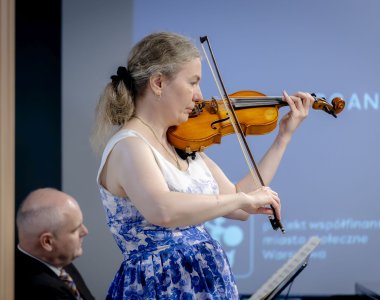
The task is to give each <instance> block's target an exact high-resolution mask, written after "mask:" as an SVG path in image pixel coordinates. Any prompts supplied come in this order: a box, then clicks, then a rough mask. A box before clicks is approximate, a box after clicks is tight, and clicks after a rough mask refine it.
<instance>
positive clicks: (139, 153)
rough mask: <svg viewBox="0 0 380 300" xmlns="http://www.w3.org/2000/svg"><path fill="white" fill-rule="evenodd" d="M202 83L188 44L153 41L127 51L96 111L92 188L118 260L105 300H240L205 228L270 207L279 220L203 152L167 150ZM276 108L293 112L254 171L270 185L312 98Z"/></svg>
mask: <svg viewBox="0 0 380 300" xmlns="http://www.w3.org/2000/svg"><path fill="white" fill-rule="evenodd" d="M201 77H202V74H201V55H200V53H199V51H198V49H197V48H196V47H195V45H194V44H193V43H192V42H191V41H190V40H188V39H187V38H185V37H183V36H181V35H178V34H175V33H168V32H161V33H154V34H151V35H148V36H146V37H145V38H143V39H142V40H141V41H140V42H138V43H137V44H136V45H135V46H134V48H133V49H132V51H131V53H130V55H129V58H128V64H127V66H126V67H119V69H118V71H117V74H116V75H114V76H112V77H111V79H112V81H111V82H110V83H109V84H108V85H107V86H106V88H105V90H104V93H103V95H102V97H101V99H100V101H99V103H98V106H97V122H96V130H95V132H94V136H93V137H94V141H95V144H96V145H98V146H99V147H100V148H101V151H103V156H102V160H101V164H100V168H99V172H98V177H97V182H98V186H99V190H100V195H101V199H102V202H103V205H104V208H105V211H106V215H107V216H106V217H107V222H108V225H109V227H110V230H111V232H112V234H113V235H114V238H115V240H116V242H117V244H118V246H119V248H120V250H121V251H122V253H123V256H124V261H123V262H122V264H121V267H120V269H119V271H118V272H117V274H116V275H115V278H114V280H113V282H112V284H111V286H110V288H109V291H108V299H140V298H141V299H238V290H237V287H236V284H235V280H234V276H233V274H232V272H231V269H230V266H229V263H228V260H227V258H226V255H225V253H224V251H223V249H222V248H221V246H220V244H219V243H218V242H217V241H215V240H214V239H213V238H212V237H211V236H210V235H209V234H208V232H207V231H206V230H205V227H204V223H205V222H206V221H209V220H212V219H214V218H217V217H226V218H231V219H237V220H242V221H245V220H247V219H248V217H249V216H250V215H252V214H268V215H269V214H272V213H273V210H272V209H270V208H269V207H268V206H269V205H271V206H272V207H273V208H274V210H275V212H276V217H277V218H278V219H280V217H281V215H280V208H281V204H280V198H279V196H278V194H277V193H276V192H275V191H273V190H272V189H271V188H269V187H267V186H265V187H261V188H258V189H256V190H254V189H253V187H252V184H251V183H252V181H251V178H250V176H249V175H247V177H245V178H243V179H241V181H239V182H238V183H237V184H236V185H235V184H233V183H232V182H231V181H230V180H229V179H228V178H227V176H226V175H225V174H224V173H223V171H222V170H221V169H220V168H219V167H218V166H217V165H216V163H215V162H213V161H212V160H211V159H210V158H209V157H208V156H207V155H206V154H205V153H203V152H202V153H200V152H197V153H196V156H195V159H191V158H187V159H185V160H184V159H181V158H180V157H179V156H178V155H177V153H176V151H175V149H174V147H173V146H172V145H171V144H170V143H169V142H168V139H167V130H168V128H169V127H171V126H174V125H179V124H181V123H183V122H186V121H187V120H188V117H189V114H190V113H191V111H192V109H193V107H194V102H195V101H196V100H199V99H202V93H201V89H200V81H201ZM283 100H284V101H286V102H287V103H288V105H289V107H290V111H289V113H288V114H287V115H285V117H284V118H283V119H282V120H281V121H280V125H279V130H278V135H277V136H276V138H275V140H274V142H273V144H272V146H271V147H270V148H269V150H268V151H267V152H266V154H265V155H264V157H263V158H262V160H261V161H260V163H259V164H258V167H259V170H260V171H261V175H262V177H263V179H264V182H265V183H267V184H269V183H270V182H271V179H272V178H273V176H274V174H275V172H276V170H277V168H278V166H279V163H280V160H281V158H282V156H283V154H284V152H285V149H286V147H287V145H288V143H289V142H290V140H291V137H292V135H293V133H294V131H295V130H296V128H297V127H298V126H299V125H300V123H301V122H302V121H303V120H304V119H305V117H306V116H307V115H308V111H309V108H310V105H311V103H312V101H313V98H312V97H311V96H310V94H308V93H303V92H298V93H296V94H294V95H292V96H288V95H287V93H286V92H284V93H283Z"/></svg>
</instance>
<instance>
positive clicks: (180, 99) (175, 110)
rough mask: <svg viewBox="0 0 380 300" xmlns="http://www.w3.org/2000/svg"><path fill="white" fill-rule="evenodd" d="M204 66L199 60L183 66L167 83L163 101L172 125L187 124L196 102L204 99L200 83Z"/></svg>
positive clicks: (163, 91) (162, 96)
mask: <svg viewBox="0 0 380 300" xmlns="http://www.w3.org/2000/svg"><path fill="white" fill-rule="evenodd" d="M201 76H202V65H201V60H200V59H199V58H197V59H194V60H192V61H190V62H188V63H186V64H184V65H183V67H182V69H181V70H180V71H179V72H178V73H177V75H175V76H174V78H173V79H171V80H169V81H165V83H166V84H164V85H163V90H162V95H161V99H162V100H163V102H164V103H163V104H164V105H165V106H166V108H167V114H168V115H167V120H170V123H171V124H170V125H171V126H173V125H178V124H180V123H183V122H186V121H187V119H188V118H189V114H190V113H191V111H192V109H193V108H194V101H195V100H200V99H202V92H201V89H200V86H199V82H200V80H201Z"/></svg>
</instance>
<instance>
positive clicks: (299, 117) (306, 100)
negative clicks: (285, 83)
mask: <svg viewBox="0 0 380 300" xmlns="http://www.w3.org/2000/svg"><path fill="white" fill-rule="evenodd" d="M283 99H284V101H286V102H287V103H288V105H289V107H290V111H289V112H288V113H287V114H286V115H285V116H284V117H283V118H282V119H281V121H280V124H279V136H282V137H286V136H288V137H289V138H290V136H291V135H292V134H293V132H294V131H295V130H296V129H297V127H298V126H299V125H300V124H301V122H302V121H303V120H304V119H305V118H306V117H307V116H308V114H309V109H310V106H311V105H312V103H313V102H314V98H313V97H312V96H311V95H310V94H309V93H304V92H297V93H295V94H294V95H292V96H289V95H288V94H287V93H286V91H283Z"/></svg>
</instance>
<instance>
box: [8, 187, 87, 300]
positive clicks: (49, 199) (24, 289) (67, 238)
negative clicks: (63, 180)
mask: <svg viewBox="0 0 380 300" xmlns="http://www.w3.org/2000/svg"><path fill="white" fill-rule="evenodd" d="M16 223H17V229H18V237H19V244H18V246H17V249H16V269H15V272H16V279H15V286H16V289H15V295H16V300H18V299H20V300H21V299H39V300H44V299H46V300H47V299H49V300H55V299H72V300H79V299H83V300H90V299H94V297H93V296H92V294H91V292H90V291H89V289H88V288H87V286H86V284H85V282H84V280H83V278H82V276H81V275H80V274H79V272H78V270H77V269H76V268H75V266H74V265H73V264H72V261H73V260H74V259H75V258H76V257H78V256H80V255H82V240H83V238H84V237H85V236H86V235H87V234H88V230H87V228H86V226H84V224H83V216H82V212H81V209H80V207H79V205H78V203H77V202H76V201H75V199H74V198H73V197H71V196H69V195H67V194H65V193H63V192H61V191H58V190H55V189H51V188H44V189H38V190H35V191H33V192H31V193H30V194H29V195H28V196H27V197H26V198H25V200H24V201H23V202H22V204H21V205H20V207H19V209H18V211H17V217H16ZM64 271H66V275H65V276H66V277H65V278H62V277H60V276H62V273H64ZM67 274H69V275H70V277H71V278H70V277H68V276H67ZM71 279H72V281H73V282H74V285H73V283H72V282H70V281H71Z"/></svg>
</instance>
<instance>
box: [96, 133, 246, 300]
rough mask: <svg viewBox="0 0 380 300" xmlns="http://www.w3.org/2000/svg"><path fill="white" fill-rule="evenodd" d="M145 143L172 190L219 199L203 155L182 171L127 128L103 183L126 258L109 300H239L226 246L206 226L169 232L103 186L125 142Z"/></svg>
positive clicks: (107, 209)
mask: <svg viewBox="0 0 380 300" xmlns="http://www.w3.org/2000/svg"><path fill="white" fill-rule="evenodd" d="M128 137H137V138H141V139H143V140H144V141H145V142H146V143H147V144H148V145H149V147H150V149H151V150H152V153H153V155H154V157H155V159H156V162H157V164H158V166H159V167H160V169H161V171H162V174H163V176H164V178H165V180H166V182H167V184H168V187H169V189H170V190H171V191H176V192H183V193H194V194H217V193H218V192H219V188H218V185H217V183H216V182H215V179H214V178H213V177H212V175H211V172H210V171H209V169H208V167H207V166H206V164H205V162H204V161H203V159H202V158H201V156H199V155H198V154H197V156H196V158H195V160H192V159H189V160H188V163H189V164H188V165H189V166H188V169H187V170H186V171H181V170H178V169H177V168H176V167H175V166H174V165H173V164H172V163H170V162H169V161H167V160H166V159H165V158H164V157H163V156H162V155H161V154H160V153H159V152H158V151H157V150H156V149H154V148H153V147H152V146H151V145H150V144H149V143H148V142H147V141H146V140H145V138H144V137H143V136H141V135H139V134H138V133H137V132H135V131H132V130H128V129H124V130H121V131H119V132H118V133H116V134H115V135H114V136H113V137H112V138H111V139H110V141H109V142H108V144H107V146H106V148H105V150H104V153H103V156H102V160H101V164H100V168H99V171H98V176H97V183H98V187H99V191H100V195H101V200H102V203H103V206H104V209H105V213H106V218H107V224H108V226H109V228H110V231H111V232H112V234H113V237H114V239H115V240H116V243H117V245H118V246H119V248H120V250H121V252H122V253H123V256H124V261H123V262H122V264H121V266H120V268H119V270H118V272H117V273H116V275H115V277H114V280H113V282H112V284H111V286H110V288H109V291H108V295H107V299H131V300H133V299H144V300H145V299H173V300H174V299H210V300H211V299H229V300H230V299H239V297H238V291H237V287H236V284H235V281H234V278H233V275H232V272H231V269H230V265H229V263H228V260H227V257H226V255H225V253H224V251H223V249H222V248H221V246H220V244H219V243H218V242H217V241H216V240H214V239H213V238H212V237H211V236H210V235H209V233H208V232H207V231H206V229H205V227H204V225H203V224H199V225H194V226H186V227H177V228H166V227H161V226H156V225H153V224H151V223H149V222H148V221H147V220H146V219H145V218H144V217H143V216H142V215H141V214H140V212H139V211H138V210H137V209H136V207H135V206H134V205H133V204H132V202H131V201H130V200H129V199H128V198H126V197H118V196H115V195H112V194H111V193H110V192H109V191H107V190H106V189H105V188H104V187H103V186H102V185H101V184H100V182H99V176H100V173H101V171H102V169H103V167H104V164H105V162H106V160H107V157H108V155H109V153H110V152H111V150H112V149H113V147H114V146H115V144H116V143H117V142H119V141H120V140H121V139H124V138H128Z"/></svg>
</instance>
